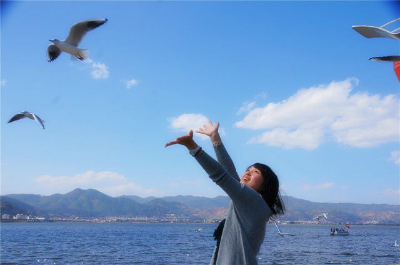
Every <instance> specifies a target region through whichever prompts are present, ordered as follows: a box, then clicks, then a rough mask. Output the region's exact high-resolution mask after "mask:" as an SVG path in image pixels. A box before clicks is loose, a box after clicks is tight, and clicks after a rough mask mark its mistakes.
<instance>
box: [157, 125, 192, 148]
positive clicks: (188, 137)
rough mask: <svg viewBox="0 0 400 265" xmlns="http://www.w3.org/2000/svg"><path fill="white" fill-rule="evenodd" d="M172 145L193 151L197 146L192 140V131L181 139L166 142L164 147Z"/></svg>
mask: <svg viewBox="0 0 400 265" xmlns="http://www.w3.org/2000/svg"><path fill="white" fill-rule="evenodd" d="M174 144H180V145H184V146H186V148H187V149H188V150H193V149H196V147H197V144H196V142H195V141H194V140H193V131H192V130H190V132H189V134H186V135H183V136H181V137H178V138H176V140H174V141H171V142H168V143H166V144H165V147H168V146H170V145H174Z"/></svg>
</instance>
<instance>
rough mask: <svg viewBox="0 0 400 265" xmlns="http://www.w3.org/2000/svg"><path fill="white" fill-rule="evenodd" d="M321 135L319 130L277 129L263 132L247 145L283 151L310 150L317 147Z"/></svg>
mask: <svg viewBox="0 0 400 265" xmlns="http://www.w3.org/2000/svg"><path fill="white" fill-rule="evenodd" d="M322 135H323V133H322V131H321V130H320V129H319V128H311V129H297V130H293V131H289V130H287V129H281V128H278V129H274V130H272V131H268V132H264V133H263V134H261V135H260V136H258V137H254V138H251V139H250V140H249V143H265V144H268V145H270V146H276V147H281V148H285V149H291V148H295V147H300V148H303V149H306V150H311V149H315V148H317V147H318V146H319V144H320V142H321V138H322Z"/></svg>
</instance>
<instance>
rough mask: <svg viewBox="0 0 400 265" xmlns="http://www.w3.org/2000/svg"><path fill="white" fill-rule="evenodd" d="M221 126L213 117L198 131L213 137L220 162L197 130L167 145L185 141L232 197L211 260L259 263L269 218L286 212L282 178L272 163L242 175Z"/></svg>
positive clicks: (225, 263) (223, 264)
mask: <svg viewBox="0 0 400 265" xmlns="http://www.w3.org/2000/svg"><path fill="white" fill-rule="evenodd" d="M218 128H219V123H218V122H217V123H216V124H215V125H213V124H212V123H211V121H210V122H209V126H207V125H204V126H203V128H200V129H199V130H198V131H196V132H198V133H201V134H205V135H207V136H209V137H210V139H211V142H212V144H213V146H214V150H215V153H216V156H217V159H218V162H217V161H215V160H214V159H213V158H211V157H210V156H209V155H208V154H207V153H206V152H204V151H203V150H202V149H201V147H200V146H198V145H197V144H196V142H195V141H194V140H193V131H190V132H189V134H187V135H184V136H181V137H179V138H177V139H176V140H175V141H171V142H169V143H167V144H166V145H165V147H167V146H170V145H174V144H181V145H184V146H185V147H186V148H187V149H188V150H189V152H190V154H191V155H192V156H194V157H195V158H196V160H197V162H198V163H199V164H200V165H201V166H202V167H203V169H204V170H205V171H206V172H207V174H208V175H209V177H210V178H211V179H212V180H213V181H214V182H215V183H216V184H217V185H219V186H220V187H221V188H222V189H223V190H224V191H225V192H226V193H227V194H228V196H229V197H230V198H231V200H232V202H231V204H230V206H229V210H228V215H227V217H226V220H225V222H222V225H223V228H222V227H219V229H220V230H221V229H223V230H222V236H220V238H217V246H216V248H215V250H214V254H213V258H212V259H211V264H221V265H234V264H238V265H242V264H257V254H258V252H259V250H260V247H261V244H262V242H263V240H264V236H265V226H266V223H267V221H268V220H269V218H270V217H271V216H273V215H276V214H283V213H284V205H283V203H282V200H281V197H280V195H279V181H278V178H277V176H276V175H275V173H274V172H273V171H272V170H271V169H270V168H269V167H268V166H266V165H263V164H260V163H256V164H254V165H252V166H250V167H249V168H248V169H247V170H246V172H245V173H244V174H243V175H242V177H241V178H239V175H238V174H237V172H236V169H235V166H234V164H233V162H232V160H231V158H230V156H229V154H228V153H227V151H226V149H225V147H224V145H223V144H222V141H221V138H220V136H219V133H218ZM223 223H225V224H223ZM220 226H221V225H220ZM217 230H218V229H217ZM216 232H217V231H216ZM217 237H218V236H217Z"/></svg>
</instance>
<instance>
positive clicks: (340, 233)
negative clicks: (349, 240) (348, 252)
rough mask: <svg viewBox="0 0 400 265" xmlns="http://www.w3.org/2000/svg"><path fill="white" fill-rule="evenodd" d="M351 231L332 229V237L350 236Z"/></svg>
mask: <svg viewBox="0 0 400 265" xmlns="http://www.w3.org/2000/svg"><path fill="white" fill-rule="evenodd" d="M348 235H349V230H347V229H344V228H331V236H348Z"/></svg>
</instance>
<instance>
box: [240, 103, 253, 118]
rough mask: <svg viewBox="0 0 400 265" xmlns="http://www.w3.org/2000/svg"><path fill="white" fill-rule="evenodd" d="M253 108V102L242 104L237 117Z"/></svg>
mask: <svg viewBox="0 0 400 265" xmlns="http://www.w3.org/2000/svg"><path fill="white" fill-rule="evenodd" d="M255 106H256V102H255V101H252V102H248V101H246V102H243V105H242V107H240V109H239V110H238V112H237V115H240V114H242V113H245V112H249V111H251V110H252V109H253V108H254V107H255Z"/></svg>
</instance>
